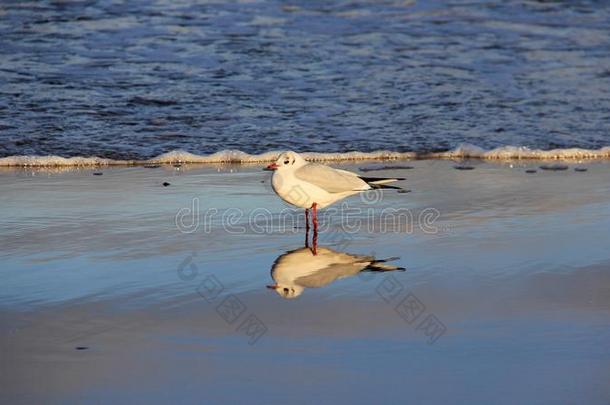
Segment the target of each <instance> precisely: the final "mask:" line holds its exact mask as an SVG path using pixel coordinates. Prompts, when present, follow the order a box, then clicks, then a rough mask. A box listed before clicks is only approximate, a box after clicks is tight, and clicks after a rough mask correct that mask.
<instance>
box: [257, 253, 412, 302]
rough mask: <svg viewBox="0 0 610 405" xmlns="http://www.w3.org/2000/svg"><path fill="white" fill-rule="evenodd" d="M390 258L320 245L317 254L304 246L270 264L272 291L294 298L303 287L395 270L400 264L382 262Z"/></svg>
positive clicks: (322, 285)
mask: <svg viewBox="0 0 610 405" xmlns="http://www.w3.org/2000/svg"><path fill="white" fill-rule="evenodd" d="M397 259H398V258H397V257H392V258H389V259H385V260H376V259H375V258H374V257H373V256H363V255H354V254H350V253H343V252H337V251H335V250H332V249H330V248H327V247H320V248H319V249H318V253H317V254H313V252H312V251H311V250H310V249H309V248H307V247H304V248H300V249H296V250H291V251H289V252H286V253H284V254H283V255H281V256H280V257H278V258H277V259H276V260H275V262H274V263H273V266H272V267H271V278H273V281H274V282H275V284H273V285H268V286H267V288H270V289H273V290H275V292H276V293H278V294H279V295H280V296H281V297H282V298H288V299H291V298H296V297H298V296H299V295H301V294H302V293H303V290H305V288H319V287H324V286H326V285H328V284H330V283H332V282H333V281H335V280H339V279H342V278H345V277H350V276H355V275H356V274H358V273H360V272H361V271H394V270H404V268H403V267H398V266H393V265H390V264H385V262H387V261H391V260H397Z"/></svg>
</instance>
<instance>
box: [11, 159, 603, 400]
mask: <svg viewBox="0 0 610 405" xmlns="http://www.w3.org/2000/svg"><path fill="white" fill-rule="evenodd" d="M407 163H408V166H412V168H411V169H408V168H404V166H405V165H406V163H405V162H394V163H388V162H383V163H381V162H380V163H377V166H392V165H395V166H402V167H403V168H402V169H396V170H392V169H388V168H386V169H384V170H382V171H367V172H366V175H367V176H377V175H379V176H385V175H392V176H394V175H396V176H401V177H407V181H406V182H403V183H401V185H402V186H404V187H405V188H407V189H409V190H410V192H408V193H396V192H386V193H385V194H383V195H378V194H371V195H366V196H364V197H362V198H360V197H353V198H351V199H348V200H346V203H347V205H346V206H343V207H342V206H341V204H339V205H338V206H336V210H335V211H332V210H327V216H323V217H322V222H323V225H322V228H323V231H322V232H321V234H320V236H319V241H318V243H319V246H320V247H324V248H327V249H330V250H331V251H333V252H337V254H339V253H348V254H351V255H366V256H371V257H375V258H377V259H385V258H396V257H398V258H399V259H396V260H393V261H392V262H391V263H392V264H394V265H396V266H401V267H404V268H405V269H406V270H405V271H390V272H364V273H360V274H358V275H352V276H345V277H343V278H340V279H337V280H334V281H330V282H328V283H327V284H325V285H322V286H319V287H318V288H313V287H306V288H304V289H303V290H302V293H301V294H300V295H299V296H298V297H296V298H294V299H290V300H287V299H284V298H282V297H280V296H279V294H276V293H275V292H274V291H273V290H270V289H268V288H266V287H265V286H266V285H269V284H273V283H274V282H275V281H276V280H274V279H273V277H272V273H271V269H272V267H273V266H274V262H275V261H276V259H277V258H278V257H280V256H282V255H286V254H287V252H288V254H290V252H292V251H294V250H295V249H299V248H301V247H303V244H304V229H303V225H304V224H303V217H302V213H301V212H298V211H293V210H291V209H290V208H288V207H286V206H285V205H284V204H283V203H282V202H281V201H280V200H279V199H277V197H276V196H275V195H274V194H273V193H272V191H271V190H270V187H269V174H268V173H264V172H261V171H260V166H255V165H252V166H236V165H233V166H232V165H224V166H211V165H201V166H195V165H183V166H182V167H173V166H171V165H166V166H160V167H157V168H144V167H113V168H105V167H102V168H91V169H70V170H68V169H65V168H64V169H57V170H48V169H45V170H23V169H2V171H0V183H1V184H2V192H1V193H0V207H1V208H0V212H1V213H2V215H1V216H0V227H1V229H2V232H1V233H0V252H1V255H2V266H1V269H0V277H1V278H2V284H1V285H0V347H1V348H2V351H1V356H2V359H1V360H2V361H1V362H0V401H1V402H3V403H110V402H112V403H133V402H134V401H138V402H146V403H166V402H169V401H173V402H178V403H202V402H203V403H218V402H222V401H248V402H251V403H280V402H291V403H311V402H319V403H336V402H339V401H340V402H352V403H370V402H399V401H400V402H408V403H411V402H413V403H485V404H487V403H506V404H509V403H510V404H512V403H540V404H547V403H553V404H555V403H562V404H563V403H587V404H605V403H608V401H610V389H609V388H608V386H607V380H608V376H609V375H610V351H609V350H608V342H609V341H610V332H609V330H610V329H609V326H610V313H609V310H610V251H608V248H607V247H608V229H609V225H610V202H609V201H610V199H609V198H608V197H610V182H608V179H609V178H610V164H609V163H608V162H603V161H598V162H583V163H574V162H569V163H567V164H568V169H567V170H556V171H553V170H541V169H540V167H539V166H541V165H543V164H545V163H544V162H536V161H527V162H525V163H523V162H512V163H510V162H506V163H494V162H482V161H469V162H452V161H437V160H422V161H409V162H407ZM375 165H376V163H374V162H361V163H351V164H344V165H340V166H341V167H343V168H346V169H350V170H358V168H365V169H366V168H370V167H374V166H375ZM455 166H469V167H473V168H474V169H472V170H456V169H455V168H454V167H455ZM576 167H578V168H586V169H587V171H586V172H577V171H575V170H574V168H576ZM531 169H536V170H537V172H536V173H526V170H531ZM99 172H101V173H102V175H97V176H94V175H93V173H99ZM363 173H364V172H363ZM164 182H167V183H170V185H168V186H163V183H164ZM197 208H198V212H199V215H195V216H192V215H191V214H192V211H193V209H195V210H196V209H197ZM392 209H394V210H395V211H392ZM293 214H294V215H293ZM177 215H178V220H179V221H178V222H179V226H177V225H176V219H177ZM392 215H393V216H392ZM193 218H195V219H198V221H197V220H196V221H195V222H193ZM403 220H404V222H401V221H403ZM299 260H302V261H303V266H306V265H307V262H308V259H307V257H306V256H305V257H304V259H303V258H299ZM298 270H299V269H298V268H295V271H298Z"/></svg>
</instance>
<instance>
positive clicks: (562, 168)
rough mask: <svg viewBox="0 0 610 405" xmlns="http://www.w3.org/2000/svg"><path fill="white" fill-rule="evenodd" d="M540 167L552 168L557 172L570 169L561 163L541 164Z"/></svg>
mask: <svg viewBox="0 0 610 405" xmlns="http://www.w3.org/2000/svg"><path fill="white" fill-rule="evenodd" d="M540 168H541V169H542V170H550V171H553V172H557V171H561V170H568V166H566V165H559V164H557V165H542V166H540Z"/></svg>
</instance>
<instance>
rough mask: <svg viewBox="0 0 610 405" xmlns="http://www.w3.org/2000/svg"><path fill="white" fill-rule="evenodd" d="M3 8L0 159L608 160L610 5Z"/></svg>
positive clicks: (161, 0)
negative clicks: (567, 155) (389, 153)
mask: <svg viewBox="0 0 610 405" xmlns="http://www.w3.org/2000/svg"><path fill="white" fill-rule="evenodd" d="M195 3H198V2H194V1H170V0H158V1H143V0H130V1H129V2H121V3H118V2H114V1H69V0H66V1H40V2H23V1H6V0H5V1H2V3H0V156H10V155H32V154H33V155H44V154H57V155H62V156H75V155H81V156H82V155H84V156H93V155H95V156H101V157H110V158H123V159H131V158H133V159H140V158H147V157H152V156H155V155H158V154H160V153H163V152H167V151H171V150H174V149H184V150H187V151H190V152H193V153H199V154H205V153H210V152H215V151H218V150H223V149H240V150H243V151H246V152H250V153H260V152H264V151H268V150H271V149H285V148H291V149H295V150H299V151H319V152H338V151H339V152H340V151H346V150H360V151H373V150H378V149H389V150H394V151H439V150H447V149H452V148H454V147H456V146H458V145H459V144H461V143H471V144H475V145H478V146H480V147H484V148H494V147H497V146H502V145H517V146H528V147H532V148H541V149H549V148H565V147H575V146H577V147H583V148H599V147H602V146H606V145H610V91H609V90H610V2H605V1H598V2H596V1H565V2H562V1H556V2H547V1H511V2H505V1H470V2H466V1H445V2H437V1H429V2H423V1H421V2H420V1H417V2H415V1H408V0H406V1H405V0H403V1H398V0H397V1H335V2H330V1H293V2H281V1H248V2H243V3H236V2H218V3H212V4H195Z"/></svg>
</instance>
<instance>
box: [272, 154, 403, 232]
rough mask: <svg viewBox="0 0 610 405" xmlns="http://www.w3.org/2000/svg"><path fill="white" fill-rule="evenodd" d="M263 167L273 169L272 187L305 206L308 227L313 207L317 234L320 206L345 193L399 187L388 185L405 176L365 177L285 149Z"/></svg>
mask: <svg viewBox="0 0 610 405" xmlns="http://www.w3.org/2000/svg"><path fill="white" fill-rule="evenodd" d="M264 170H271V171H273V175H272V176H271V186H272V187H273V191H275V193H276V194H277V195H278V196H279V197H280V198H281V199H282V200H284V201H286V202H287V203H288V204H292V205H294V206H296V207H299V208H304V209H305V222H306V230H307V231H309V209H311V210H312V214H313V215H312V223H313V228H314V235H316V234H317V230H318V214H317V210H318V208H325V207H328V206H329V205H331V204H334V203H336V202H337V201H339V200H342V199H344V198H346V197H349V196H351V195H354V194H358V193H362V192H364V191H367V190H372V189H385V188H391V189H398V190H401V188H400V187H396V186H388V185H387V183H392V182H395V181H399V180H404V178H378V177H363V176H360V175H358V174H357V173H353V172H350V171H347V170H341V169H334V168H332V167H329V166H326V165H322V164H319V163H309V162H307V161H306V160H305V159H304V158H303V157H302V156H300V155H299V154H298V153H296V152H292V151H287V152H283V153H282V154H281V155H280V156H279V158H278V159H277V160H276V161H275V162H273V163H271V164H270V165H269V166H267V167H266V168H265V169H264Z"/></svg>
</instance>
